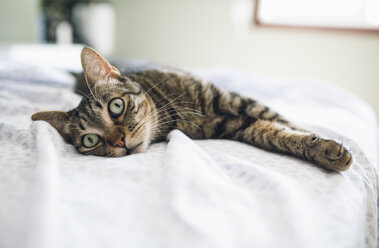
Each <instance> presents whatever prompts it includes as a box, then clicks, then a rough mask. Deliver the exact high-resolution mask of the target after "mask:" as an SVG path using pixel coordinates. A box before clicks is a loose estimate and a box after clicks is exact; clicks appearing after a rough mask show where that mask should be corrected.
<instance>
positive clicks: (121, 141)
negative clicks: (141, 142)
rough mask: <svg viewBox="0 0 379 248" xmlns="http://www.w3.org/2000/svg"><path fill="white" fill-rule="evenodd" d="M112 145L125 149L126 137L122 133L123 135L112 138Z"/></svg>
mask: <svg viewBox="0 0 379 248" xmlns="http://www.w3.org/2000/svg"><path fill="white" fill-rule="evenodd" d="M110 143H111V145H112V146H114V147H120V148H125V135H124V134H123V133H122V134H119V135H117V136H114V137H112V139H111V140H110Z"/></svg>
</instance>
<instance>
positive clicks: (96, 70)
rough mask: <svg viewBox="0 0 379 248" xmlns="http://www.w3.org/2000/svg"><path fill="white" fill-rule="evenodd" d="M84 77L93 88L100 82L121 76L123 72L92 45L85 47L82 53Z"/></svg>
mask: <svg viewBox="0 0 379 248" xmlns="http://www.w3.org/2000/svg"><path fill="white" fill-rule="evenodd" d="M80 57H81V62H82V67H83V73H84V77H85V79H86V81H87V84H88V87H90V88H93V87H94V86H95V85H96V83H98V82H104V81H105V82H106V81H107V79H109V78H112V77H113V78H117V79H119V78H121V73H120V72H119V70H117V69H116V68H115V67H114V66H112V65H111V64H110V63H109V62H108V61H107V60H106V59H105V58H103V57H102V56H101V55H100V54H98V53H97V52H96V51H95V50H93V49H92V48H90V47H85V48H83V50H82V53H81V55H80Z"/></svg>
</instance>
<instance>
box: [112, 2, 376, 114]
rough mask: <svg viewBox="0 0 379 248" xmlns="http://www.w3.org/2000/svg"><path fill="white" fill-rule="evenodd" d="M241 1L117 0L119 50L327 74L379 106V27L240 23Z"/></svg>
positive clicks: (198, 63) (274, 71)
mask: <svg viewBox="0 0 379 248" xmlns="http://www.w3.org/2000/svg"><path fill="white" fill-rule="evenodd" d="M236 1H240V0H191V1H190V0H187V1H184V0H180V1H179V0H159V1H155V0H112V1H111V2H112V3H113V4H114V6H115V9H116V15H117V30H116V42H117V44H116V50H115V52H114V56H115V57H124V56H127V57H136V58H144V59H150V60H153V61H156V62H160V63H166V64H170V65H172V66H176V67H183V68H196V67H206V66H215V65H228V66H231V67H234V68H237V69H240V70H242V71H247V72H251V73H256V74H263V75H271V76H278V77H285V78H304V77H306V78H318V79H324V80H327V81H330V82H333V83H335V84H338V85H341V86H342V87H344V88H346V89H348V90H350V91H351V92H353V93H355V94H357V95H358V96H360V97H361V98H363V99H364V100H366V101H367V102H368V103H370V104H371V105H372V106H373V107H374V108H375V110H376V112H377V113H379V33H376V34H373V33H371V34H370V33H351V32H332V31H311V30H309V31H304V30H290V29H274V28H264V27H256V26H254V25H249V27H248V28H247V29H246V28H245V29H244V28H240V29H239V28H236V27H235V25H233V22H232V21H231V9H232V7H233V4H235V2H236Z"/></svg>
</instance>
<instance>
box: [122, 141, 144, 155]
mask: <svg viewBox="0 0 379 248" xmlns="http://www.w3.org/2000/svg"><path fill="white" fill-rule="evenodd" d="M142 145H143V141H141V142H140V143H138V144H137V145H135V146H134V147H131V148H126V155H130V154H136V153H140V152H142V151H140V149H139V148H140V147H142Z"/></svg>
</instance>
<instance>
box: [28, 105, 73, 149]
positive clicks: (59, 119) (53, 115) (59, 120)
mask: <svg viewBox="0 0 379 248" xmlns="http://www.w3.org/2000/svg"><path fill="white" fill-rule="evenodd" d="M32 120H33V121H39V120H42V121H46V122H48V123H49V124H50V125H52V126H53V127H54V128H55V129H56V130H57V131H58V133H59V134H60V135H61V136H62V137H63V138H64V140H65V141H66V142H69V140H70V138H71V135H70V133H69V130H68V122H69V116H68V114H67V113H66V112H63V111H42V112H37V113H35V114H33V115H32Z"/></svg>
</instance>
